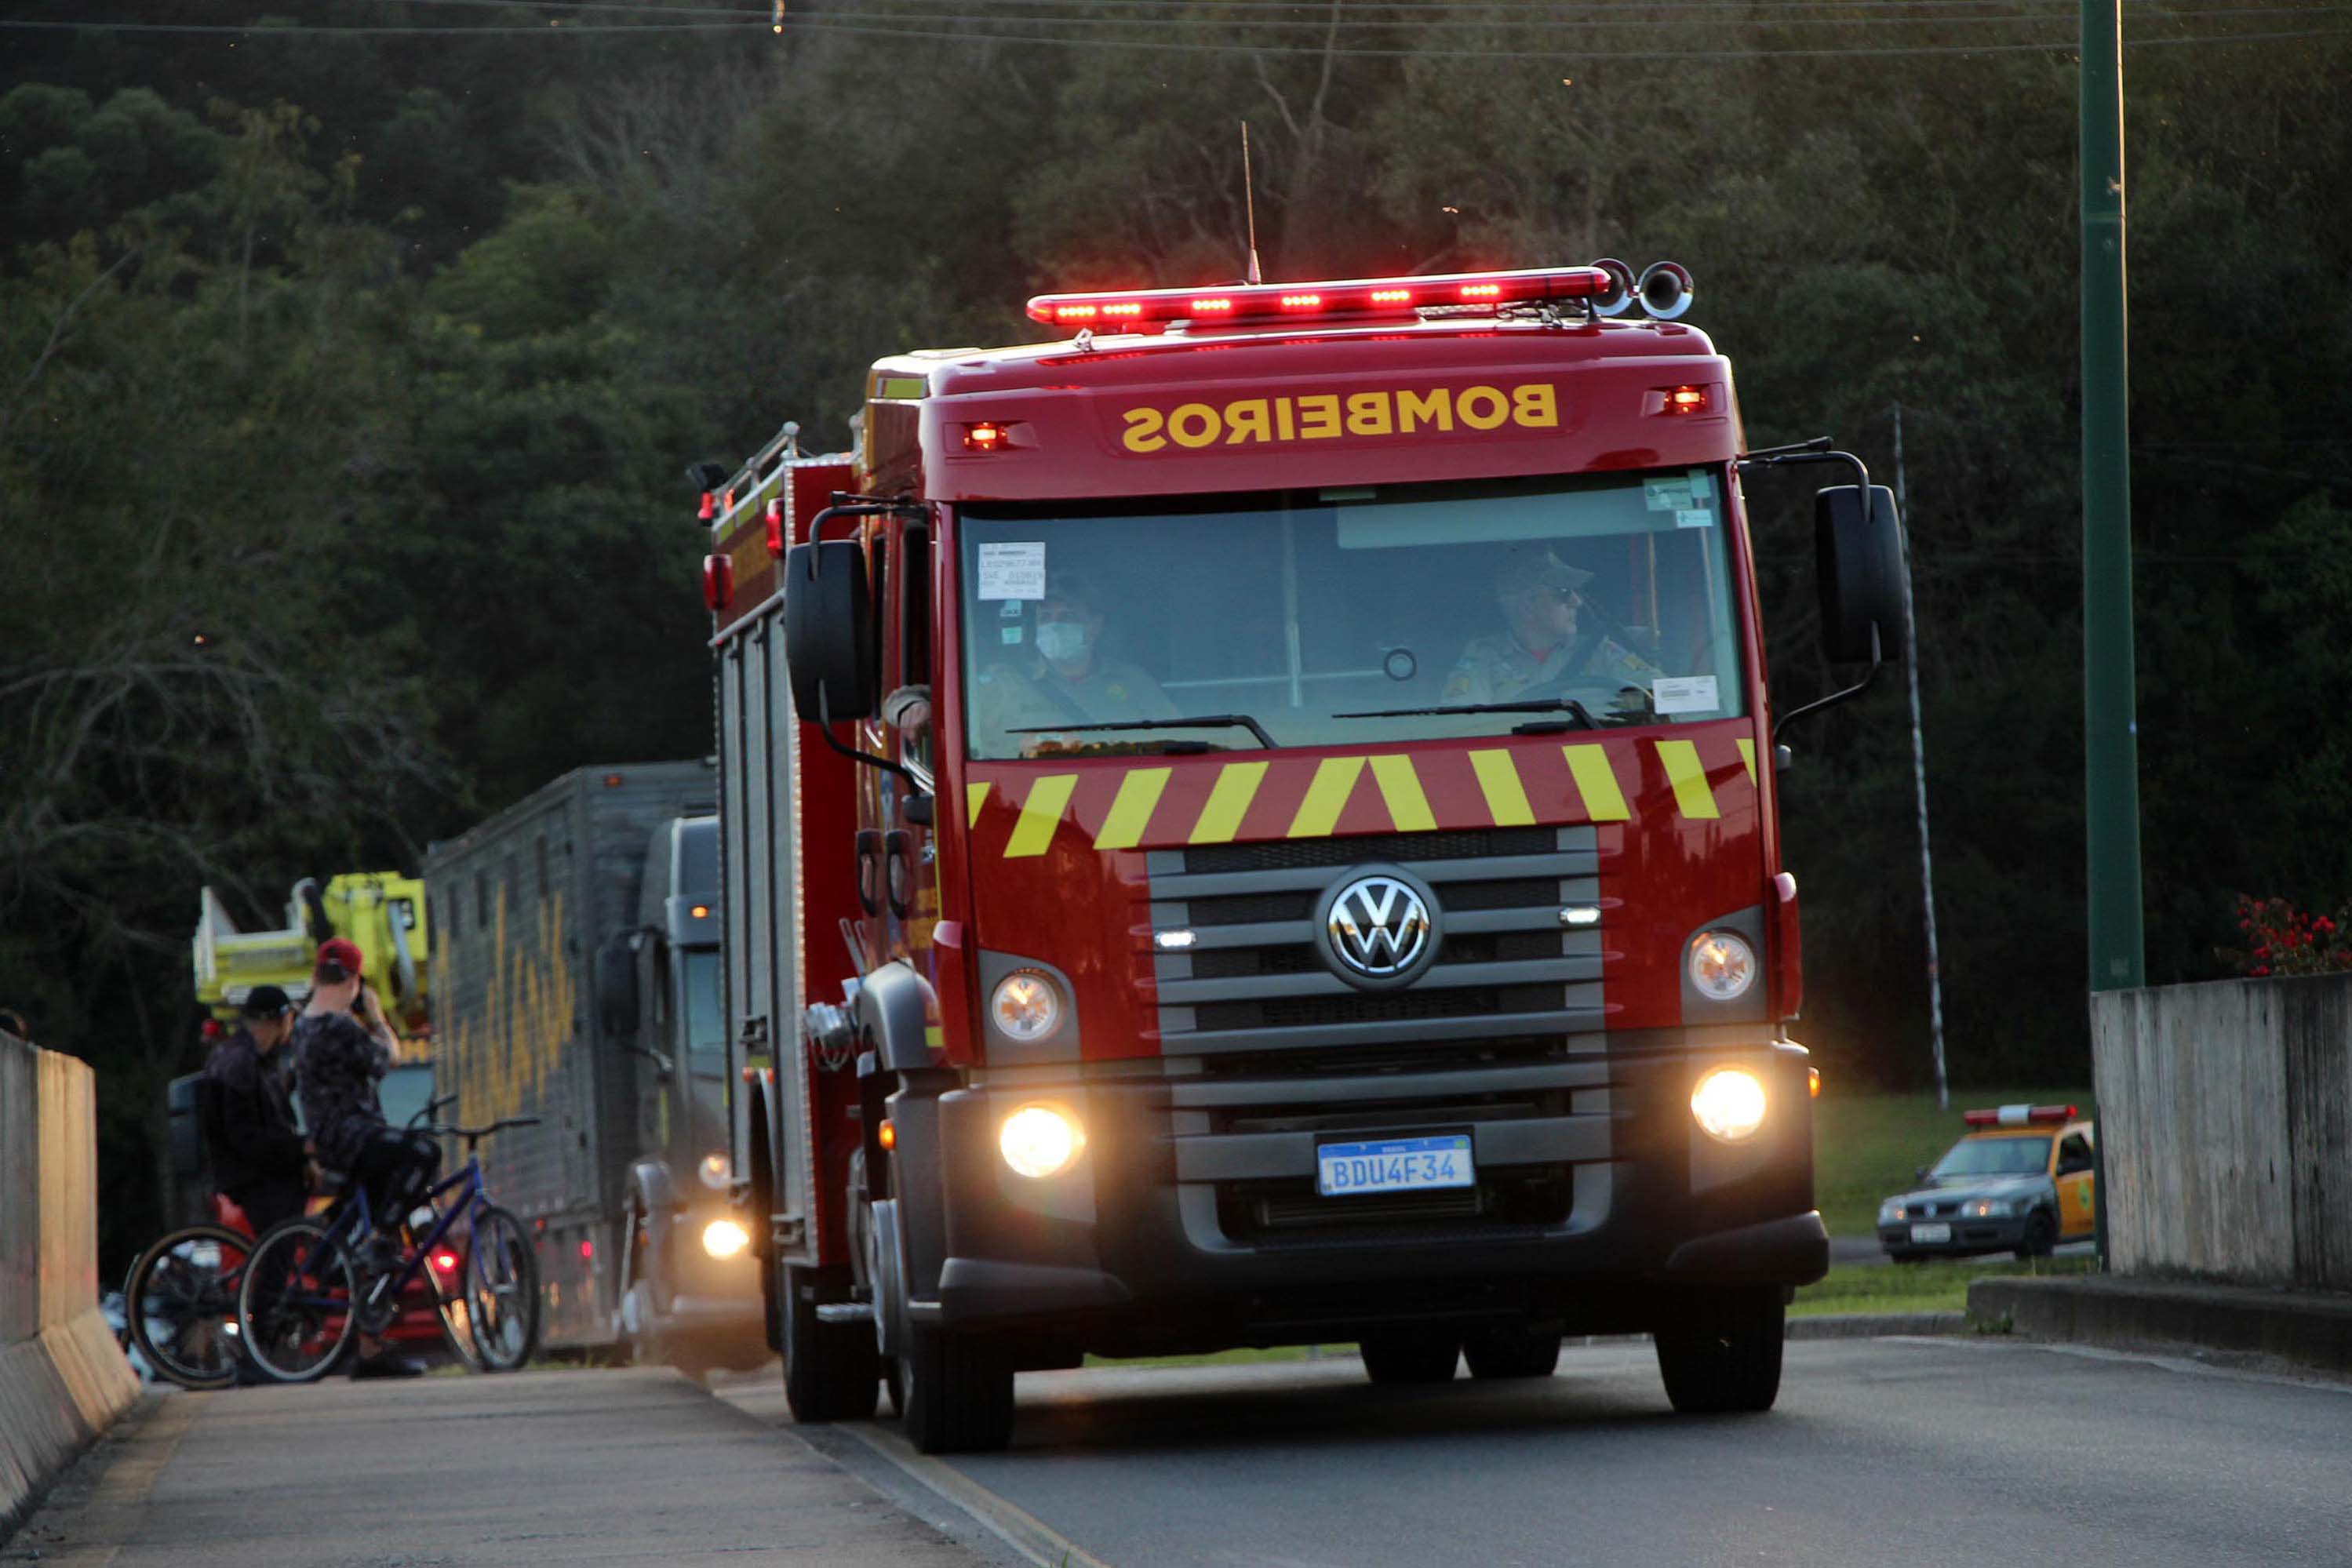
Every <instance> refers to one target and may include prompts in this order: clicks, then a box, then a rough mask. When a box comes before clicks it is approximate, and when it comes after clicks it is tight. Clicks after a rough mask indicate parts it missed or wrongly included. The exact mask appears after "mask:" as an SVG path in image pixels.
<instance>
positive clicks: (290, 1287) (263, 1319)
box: [236, 1219, 357, 1383]
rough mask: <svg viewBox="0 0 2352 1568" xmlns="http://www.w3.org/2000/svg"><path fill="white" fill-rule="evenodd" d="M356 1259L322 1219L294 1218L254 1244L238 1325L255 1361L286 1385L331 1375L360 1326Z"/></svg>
mask: <svg viewBox="0 0 2352 1568" xmlns="http://www.w3.org/2000/svg"><path fill="white" fill-rule="evenodd" d="M354 1284H355V1281H354V1279H353V1275H352V1260H351V1258H350V1256H349V1254H348V1253H347V1252H346V1251H345V1249H343V1247H342V1246H341V1244H340V1243H338V1242H336V1241H335V1240H333V1239H331V1238H329V1236H328V1235H327V1230H326V1227H324V1226H322V1225H320V1223H319V1222H318V1221H317V1220H315V1219H289V1220H287V1221H286V1222H285V1223H284V1224H282V1225H279V1226H277V1227H275V1228H272V1229H271V1230H270V1231H269V1233H268V1235H266V1236H264V1237H263V1238H262V1239H260V1240H258V1241H257V1242H255V1243H254V1244H253V1255H252V1256H251V1257H250V1258H248V1259H247V1260H246V1265H245V1284H244V1287H243V1289H241V1290H240V1291H238V1292H237V1298H236V1321H237V1328H238V1330H239V1332H240V1333H242V1334H243V1335H244V1338H245V1348H246V1352H247V1354H250V1355H251V1356H252V1357H253V1362H254V1364H255V1365H256V1366H258V1367H260V1368H261V1370H262V1371H264V1372H266V1373H268V1375H270V1376H272V1377H274V1378H276V1379H278V1381H279V1382H280V1383H313V1382H316V1381H317V1380H318V1379H320V1378H321V1377H324V1376H325V1375H327V1372H328V1369H329V1368H331V1367H332V1366H333V1365H334V1364H335V1361H336V1358H337V1357H339V1356H341V1354H342V1353H343V1346H344V1345H346V1344H348V1343H350V1342H351V1337H352V1329H353V1328H354V1327H356V1326H357V1325H356V1322H355V1321H354V1318H353V1315H352V1299H353V1297H354V1296H355V1295H356V1293H357V1292H356V1291H355V1289H354Z"/></svg>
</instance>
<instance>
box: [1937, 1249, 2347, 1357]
mask: <svg viewBox="0 0 2352 1568" xmlns="http://www.w3.org/2000/svg"><path fill="white" fill-rule="evenodd" d="M1969 1320H1970V1321H1971V1322H1979V1323H1994V1322H2001V1321H2003V1320H2006V1321H2007V1322H2008V1324H2009V1326H2010V1328H2011V1331H2012V1332H2014V1333H2021V1334H2029V1335H2032V1336H2033V1337H2034V1338H2037V1339H2054V1340H2071V1341H2074V1342H2077V1343H2084V1344H2107V1345H2129V1346H2141V1345H2147V1344H2151V1343H2179V1344H2183V1345H2190V1346H2195V1347H2198V1348H2200V1349H2204V1350H2214V1351H2225V1352H2231V1353H2235V1354H2249V1355H2263V1356H2271V1357H2274V1358H2276V1359H2277V1360H2280V1361H2284V1362H2292V1363H2294V1364H2297V1365H2300V1366H2307V1367H2311V1368H2314V1369H2315V1370H2317V1371H2321V1372H2329V1373H2334V1374H2335V1375H2337V1376H2346V1375H2352V1296H2341V1295H2329V1294H2323V1293H2320V1292H2318V1291H2266V1290H2260V1289H2256V1288H2253V1287H2251V1286H2245V1285H2203V1284H2198V1283H2196V1282H2194V1281H2185V1280H2149V1279H2142V1278H2138V1277H2136V1276H2128V1275H2120V1274H2069V1275H2055V1276H2052V1277H2048V1278H2044V1279H2024V1278H2017V1279H1998V1278H1996V1279H1987V1280H1976V1281H1970V1282H1969Z"/></svg>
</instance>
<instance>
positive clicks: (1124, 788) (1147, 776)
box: [1095, 768, 1176, 850]
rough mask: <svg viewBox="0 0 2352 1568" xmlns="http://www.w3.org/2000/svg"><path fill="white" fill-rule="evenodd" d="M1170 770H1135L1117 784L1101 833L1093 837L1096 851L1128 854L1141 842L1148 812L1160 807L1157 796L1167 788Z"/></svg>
mask: <svg viewBox="0 0 2352 1568" xmlns="http://www.w3.org/2000/svg"><path fill="white" fill-rule="evenodd" d="M1175 771H1176V770H1175V769H1174V768H1137V769H1136V770H1135V771H1134V772H1132V773H1129V775H1128V776H1127V777H1126V778H1124V779H1120V780H1119V781H1118V799H1117V800H1113V801H1112V802H1111V803H1110V815H1108V816H1107V817H1105V818H1104V819H1103V825H1102V831H1101V832H1099V833H1097V834H1096V835H1095V848H1097V849H1098V850H1131V849H1133V848H1134V847H1135V846H1136V845H1137V844H1139V843H1141V842H1142V841H1143V830H1144V829H1145V828H1146V827H1147V826H1149V825H1150V821H1151V809H1152V808H1153V807H1154V806H1157V805H1158V804H1160V791H1161V790H1162V789H1167V788H1168V779H1169V776H1170V775H1171V774H1172V773H1174V772H1175Z"/></svg>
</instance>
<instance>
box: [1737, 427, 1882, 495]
mask: <svg viewBox="0 0 2352 1568" xmlns="http://www.w3.org/2000/svg"><path fill="white" fill-rule="evenodd" d="M1792 463H1843V464H1844V465H1847V466H1848V467H1850V468H1852V469H1853V479H1854V483H1855V484H1857V485H1859V486H1862V494H1863V498H1864V503H1865V509H1866V506H1867V502H1868V500H1869V497H1870V469H1869V468H1868V467H1867V466H1866V465H1864V463H1863V461H1862V459H1861V458H1859V457H1856V456H1855V455H1853V453H1851V452H1838V451H1833V450H1832V448H1831V446H1830V438H1829V437H1828V436H1826V435H1816V436H1814V437H1813V438H1812V439H1811V441H1802V442H1799V443H1798V444H1796V445H1794V446H1768V447H1766V448H1765V449H1764V450H1763V451H1761V452H1751V453H1749V454H1748V455H1747V456H1745V457H1741V458H1738V459H1737V460H1736V466H1737V467H1738V469H1739V471H1740V472H1741V473H1743V474H1746V473H1748V472H1750V471H1751V470H1755V469H1763V468H1785V467H1787V466H1788V465H1790V464H1792Z"/></svg>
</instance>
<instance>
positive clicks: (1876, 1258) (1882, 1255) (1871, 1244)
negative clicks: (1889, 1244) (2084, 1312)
mask: <svg viewBox="0 0 2352 1568" xmlns="http://www.w3.org/2000/svg"><path fill="white" fill-rule="evenodd" d="M2097 1251H2098V1248H2097V1246H2096V1245H2095V1244H2094V1243H2092V1242H2088V1241H2069V1242H2067V1243H2066V1244H2065V1245H2064V1246H2063V1247H2061V1248H2059V1249H2057V1253H2056V1255H2057V1256H2058V1257H2061V1258H2088V1257H2091V1256H2092V1255H2093V1254H2095V1253H2096V1252H2097ZM2008 1256H2009V1254H2008V1253H2006V1252H1996V1253H1994V1254H1993V1255H1992V1257H1991V1259H1990V1261H1992V1262H1996V1263H1998V1262H2000V1260H2003V1259H2005V1258H2007V1257H2008ZM1830 1261H1831V1262H1832V1263H1886V1262H1891V1261H1893V1260H1891V1259H1889V1258H1888V1257H1887V1256H1886V1250H1885V1248H1883V1247H1881V1246H1880V1245H1879V1244H1878V1238H1877V1237H1875V1236H1832V1237H1831V1238H1830Z"/></svg>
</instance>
